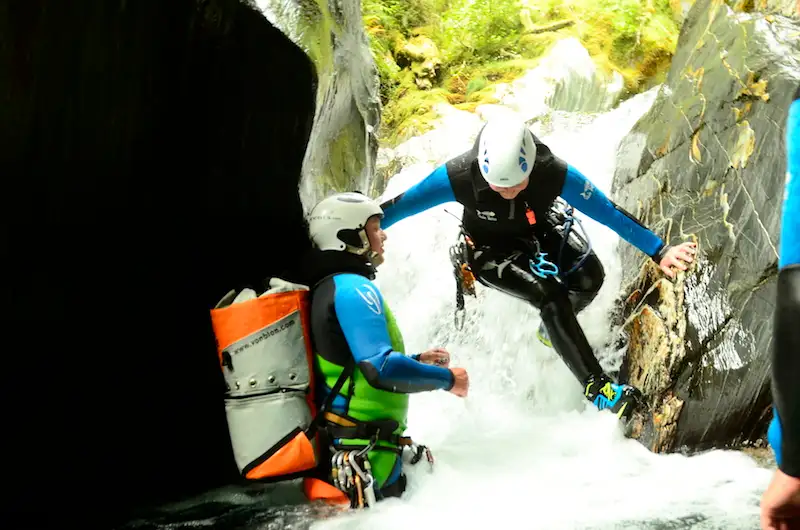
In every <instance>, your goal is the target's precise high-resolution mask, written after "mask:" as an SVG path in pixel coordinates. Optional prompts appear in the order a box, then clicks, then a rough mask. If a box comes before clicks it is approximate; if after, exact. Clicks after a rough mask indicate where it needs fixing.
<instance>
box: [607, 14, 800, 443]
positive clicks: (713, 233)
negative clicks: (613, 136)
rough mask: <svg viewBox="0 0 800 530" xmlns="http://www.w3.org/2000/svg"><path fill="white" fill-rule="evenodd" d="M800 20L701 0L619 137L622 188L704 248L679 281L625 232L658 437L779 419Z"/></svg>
mask: <svg viewBox="0 0 800 530" xmlns="http://www.w3.org/2000/svg"><path fill="white" fill-rule="evenodd" d="M798 30H800V26H798V24H797V21H796V20H792V19H790V18H786V17H783V16H781V15H775V14H765V13H759V12H753V13H742V12H737V11H734V10H733V9H731V8H730V7H729V6H728V5H726V3H725V2H723V1H721V0H698V1H697V2H695V4H694V5H693V7H692V9H691V11H690V12H689V14H688V16H687V19H686V21H685V23H684V26H683V28H682V31H681V36H680V41H679V44H678V49H677V53H676V54H675V57H674V59H673V63H672V66H671V70H670V73H669V76H668V79H667V82H666V83H665V86H664V87H663V88H662V90H661V92H660V94H659V96H658V98H657V100H656V102H655V103H654V105H653V107H652V109H651V110H650V111H649V112H648V113H647V114H646V115H645V116H643V117H642V119H641V120H640V121H639V122H638V123H637V124H636V126H634V128H633V129H632V131H631V133H630V134H629V135H628V136H627V137H626V138H625V139H624V140H623V141H622V143H621V144H620V151H619V154H618V170H617V173H616V175H615V182H614V195H615V197H616V198H617V200H618V201H619V202H620V204H621V205H622V206H623V207H625V208H626V209H628V210H629V211H631V212H633V213H635V214H637V215H638V216H640V218H641V219H642V220H643V221H644V222H645V223H646V224H647V225H648V226H651V227H653V228H654V229H656V231H657V232H658V233H659V234H660V235H661V236H662V237H664V238H665V239H667V240H669V241H670V242H672V243H677V242H680V241H685V240H687V239H694V240H695V241H697V243H698V249H699V256H698V257H699V260H698V262H697V264H696V265H695V266H693V267H692V269H691V270H690V271H688V272H687V273H685V274H684V273H681V274H679V276H678V278H677V280H676V281H675V282H669V281H668V280H666V279H663V278H664V277H663V275H659V274H658V273H657V271H656V268H655V266H654V265H653V264H652V263H651V262H649V260H647V259H643V257H642V255H641V253H639V252H638V251H636V250H635V249H633V248H631V247H630V246H629V245H624V244H622V245H621V246H620V248H621V249H622V250H621V252H622V266H623V270H624V271H625V272H624V279H623V288H624V294H625V295H626V296H627V297H628V299H627V304H626V306H625V308H624V311H623V315H622V317H623V322H624V323H625V327H624V329H625V331H626V332H627V338H628V339H629V344H628V346H629V349H628V358H627V365H626V367H625V368H626V372H627V374H628V377H629V379H630V381H632V382H633V383H634V384H637V385H639V386H640V387H641V388H642V389H643V390H644V391H645V392H646V393H647V395H648V398H649V399H650V402H651V405H652V406H653V411H652V413H651V414H648V415H646V416H645V417H641V418H639V420H640V421H639V424H638V426H637V432H638V436H639V437H640V439H641V440H642V441H643V442H644V443H645V444H646V445H647V446H648V447H650V448H651V449H653V450H657V451H667V450H672V449H678V448H680V447H684V446H685V447H690V448H699V449H702V448H706V447H712V446H720V445H727V444H738V443H742V442H747V441H753V440H756V439H758V438H760V437H762V436H763V435H764V432H765V428H766V422H767V421H768V420H769V406H770V401H771V399H770V395H769V350H770V348H771V346H772V310H773V299H774V292H775V291H774V289H775V276H776V265H777V237H778V234H779V228H780V209H781V202H782V194H783V185H784V180H785V175H786V160H785V158H786V154H785V148H784V145H783V138H784V127H783V126H784V123H785V121H786V115H787V111H788V106H789V104H790V102H791V99H792V95H793V94H794V92H795V90H796V88H797V85H798V84H800V39H798V35H800V31H798Z"/></svg>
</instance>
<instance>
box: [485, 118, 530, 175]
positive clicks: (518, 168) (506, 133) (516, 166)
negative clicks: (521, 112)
mask: <svg viewBox="0 0 800 530" xmlns="http://www.w3.org/2000/svg"><path fill="white" fill-rule="evenodd" d="M535 160H536V144H535V143H534V142H533V134H532V133H531V131H530V130H529V129H528V127H527V126H526V125H525V122H524V121H523V120H522V119H521V118H519V117H517V116H516V115H515V114H512V113H509V114H507V115H502V116H497V117H492V118H491V119H490V120H488V121H487V123H486V126H485V127H484V128H483V130H482V131H481V137H480V140H479V141H478V167H479V168H480V172H481V175H483V178H484V179H485V180H486V182H488V183H489V184H493V185H495V186H499V187H502V188H510V187H512V186H516V185H517V184H519V183H521V182H522V181H523V180H525V179H526V178H527V177H528V176H529V175H530V174H531V171H532V170H533V164H534V161H535Z"/></svg>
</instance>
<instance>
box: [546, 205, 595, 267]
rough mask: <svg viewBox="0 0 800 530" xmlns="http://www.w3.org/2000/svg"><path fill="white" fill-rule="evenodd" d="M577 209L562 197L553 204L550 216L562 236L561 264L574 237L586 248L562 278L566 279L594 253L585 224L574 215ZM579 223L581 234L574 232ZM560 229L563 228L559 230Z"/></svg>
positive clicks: (559, 255)
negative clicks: (574, 227)
mask: <svg viewBox="0 0 800 530" xmlns="http://www.w3.org/2000/svg"><path fill="white" fill-rule="evenodd" d="M574 211H575V209H574V208H573V207H572V205H570V204H568V203H567V202H566V201H564V200H563V199H561V198H560V197H558V198H556V200H555V201H554V202H553V207H552V208H550V211H549V212H548V215H549V217H550V220H551V221H552V223H553V226H555V227H556V230H557V231H558V232H559V234H560V235H561V247H560V248H559V250H558V263H559V264H561V260H562V257H563V254H564V247H565V246H566V245H567V241H568V240H569V238H570V237H574V238H575V239H577V240H578V242H579V243H581V246H584V247H586V251H585V252H584V253H583V255H581V259H579V260H578V261H577V262H576V263H575V265H573V266H572V268H571V269H570V270H568V271H567V272H565V273H564V274H563V275H562V277H564V278H566V277H567V276H569V275H570V274H572V273H573V272H575V271H576V270H578V269H579V268H580V267H581V265H583V263H584V262H585V261H586V259H587V258H588V257H589V254H591V253H592V242H591V240H590V239H589V234H587V233H586V229H585V228H584V227H583V223H581V220H580V219H578V218H577V217H575V216H574V215H573V212H574ZM574 223H577V224H578V227H579V228H580V232H581V233H580V234H578V233H576V232H574V231H573V229H572V228H573V224H574ZM559 228H561V229H560V230H559Z"/></svg>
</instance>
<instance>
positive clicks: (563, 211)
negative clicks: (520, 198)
mask: <svg viewBox="0 0 800 530" xmlns="http://www.w3.org/2000/svg"><path fill="white" fill-rule="evenodd" d="M574 211H575V210H574V208H573V207H572V206H571V205H570V204H568V203H567V202H566V201H564V200H563V199H561V198H560V197H557V198H556V200H555V201H553V206H552V207H551V208H550V209H549V210H548V212H547V216H548V219H549V221H550V223H551V224H552V226H553V227H555V230H556V232H558V234H559V235H560V236H561V245H560V248H559V250H558V257H557V259H556V260H555V262H554V261H552V260H551V258H548V253H547V252H542V250H541V247H540V245H539V240H538V239H537V238H536V237H532V238H531V239H530V240H525V241H524V243H525V244H527V246H528V247H529V250H530V251H531V256H533V258H531V259H529V260H528V266H529V268H530V270H531V272H532V273H533V274H535V275H536V276H538V277H539V278H547V277H548V276H549V277H553V278H557V279H561V280H563V279H565V278H566V277H567V276H569V275H570V274H572V273H573V272H575V271H577V270H578V269H579V268H580V267H581V266H582V265H583V264H584V262H585V261H586V259H587V258H588V257H589V255H590V254H591V253H592V243H591V241H590V240H589V236H588V234H587V233H586V229H585V228H584V226H583V223H581V220H580V219H578V218H577V217H575V216H574ZM448 213H449V212H448ZM451 215H452V214H451ZM525 215H526V217H527V220H528V223H529V224H530V225H531V226H532V225H535V224H536V216H535V214H534V212H533V210H531V209H530V208H529V207H527V203H526V213H525ZM576 225H577V228H578V229H579V231H578V230H576V229H575V228H576ZM570 238H573V239H575V240H576V241H577V242H578V243H579V244H580V246H581V247H584V248H585V249H586V250H585V251H584V252H583V254H582V255H581V257H580V259H579V260H578V261H577V262H576V263H575V264H574V265H573V266H572V267H571V268H570V269H569V270H568V271H564V270H563V268H562V266H561V264H562V260H563V256H564V248H565V246H566V245H567V243H568V240H569V239H570ZM475 251H476V249H475V244H474V242H473V241H472V239H471V238H470V236H469V234H468V233H467V232H466V231H465V230H464V227H463V225H462V226H461V230H460V231H459V235H458V240H457V241H456V243H455V244H454V245H453V246H452V247H450V262H451V263H452V264H453V275H454V276H455V279H456V310H455V313H454V315H453V317H454V323H455V325H456V328H458V329H459V330H460V329H463V327H464V321H465V310H464V295H465V294H467V295H470V296H476V293H475V275H474V273H473V272H472V269H471V267H470V263H472V262H473V257H475ZM512 256H513V258H514V259H515V258H516V257H518V254H514V255H512ZM510 258H511V257H509V259H510ZM506 261H508V260H506Z"/></svg>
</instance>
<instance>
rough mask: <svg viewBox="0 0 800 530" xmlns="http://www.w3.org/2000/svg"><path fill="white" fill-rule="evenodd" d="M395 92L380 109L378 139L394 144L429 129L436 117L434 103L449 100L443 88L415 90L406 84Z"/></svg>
mask: <svg viewBox="0 0 800 530" xmlns="http://www.w3.org/2000/svg"><path fill="white" fill-rule="evenodd" d="M399 92H401V93H400V94H398V95H397V96H396V97H395V98H394V99H393V100H392V101H390V102H389V103H388V104H387V105H386V106H385V107H384V112H383V120H382V121H383V123H382V124H381V130H380V134H381V139H383V140H385V141H386V142H388V143H389V144H390V145H397V144H398V143H402V142H404V141H406V140H408V139H409V138H411V137H413V136H417V135H419V134H422V133H425V132H427V131H429V130H431V128H432V127H433V125H432V123H431V122H432V121H433V120H435V119H436V118H438V117H439V115H438V113H437V112H436V110H435V109H434V107H435V106H436V105H437V104H442V103H445V104H446V103H449V101H448V96H449V93H448V92H447V90H445V89H443V88H434V89H432V90H418V89H416V88H414V87H408V86H406V87H405V89H401V90H399Z"/></svg>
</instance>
